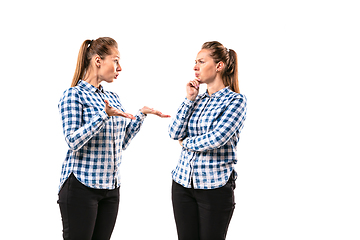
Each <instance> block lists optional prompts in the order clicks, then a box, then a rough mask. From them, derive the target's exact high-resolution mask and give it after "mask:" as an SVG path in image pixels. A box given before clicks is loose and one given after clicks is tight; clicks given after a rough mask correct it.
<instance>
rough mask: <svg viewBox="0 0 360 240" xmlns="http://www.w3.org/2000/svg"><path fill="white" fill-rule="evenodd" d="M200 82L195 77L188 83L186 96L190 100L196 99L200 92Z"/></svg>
mask: <svg viewBox="0 0 360 240" xmlns="http://www.w3.org/2000/svg"><path fill="white" fill-rule="evenodd" d="M199 86H200V82H199V80H198V79H194V80H192V81H190V82H188V83H187V84H186V98H187V99H189V100H190V101H195V99H196V96H197V95H198V94H199Z"/></svg>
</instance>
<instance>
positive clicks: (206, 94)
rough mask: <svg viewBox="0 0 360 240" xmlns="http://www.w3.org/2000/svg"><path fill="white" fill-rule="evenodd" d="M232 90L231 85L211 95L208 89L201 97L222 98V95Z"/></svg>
mask: <svg viewBox="0 0 360 240" xmlns="http://www.w3.org/2000/svg"><path fill="white" fill-rule="evenodd" d="M229 91H230V89H229V87H225V88H223V89H221V90H219V91H217V92H215V93H213V94H212V95H211V96H210V95H209V92H208V90H206V92H205V93H204V94H203V95H202V96H201V99H203V98H205V97H208V98H210V97H214V98H220V97H221V96H223V95H224V94H227V93H228V92H229Z"/></svg>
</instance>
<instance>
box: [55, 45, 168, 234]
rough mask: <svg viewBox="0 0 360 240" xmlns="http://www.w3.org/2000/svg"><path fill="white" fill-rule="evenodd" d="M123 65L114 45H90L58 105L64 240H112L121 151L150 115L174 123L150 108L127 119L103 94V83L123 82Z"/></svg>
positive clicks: (115, 101) (118, 104)
mask: <svg viewBox="0 0 360 240" xmlns="http://www.w3.org/2000/svg"><path fill="white" fill-rule="evenodd" d="M119 60H120V53H119V51H118V47H117V43H116V41H115V40H114V39H112V38H98V39H96V40H85V41H84V42H83V44H82V46H81V48H80V51H79V56H78V61H77V67H76V70H75V74H74V78H73V82H72V84H71V88H69V89H67V90H66V91H65V92H64V94H63V96H62V98H61V99H60V102H59V111H60V114H61V118H62V125H63V132H64V135H65V140H66V142H67V144H68V146H69V150H68V152H67V155H66V158H65V161H64V163H63V165H62V172H61V179H60V187H59V200H58V203H59V206H60V212H61V216H62V222H63V237H64V239H82V240H95V239H97V240H106V239H110V236H111V233H112V231H113V228H114V225H115V221H116V218H117V212H118V207H119V195H120V193H119V187H120V175H119V167H120V163H121V155H122V151H123V150H125V149H126V147H127V146H128V145H129V143H130V141H131V139H132V138H133V137H134V136H135V135H136V134H137V133H138V131H139V130H140V127H141V125H142V123H143V121H144V119H145V117H146V115H147V114H155V115H157V116H159V117H162V118H167V117H170V116H168V115H165V114H162V113H161V112H159V111H157V110H154V109H152V108H149V107H143V108H142V109H141V110H140V111H139V112H138V113H137V114H136V115H135V116H133V115H131V114H128V113H125V110H124V108H123V106H122V104H121V102H120V99H119V96H118V95H117V94H116V93H113V92H109V91H105V90H104V89H103V87H102V86H101V85H100V83H101V82H102V81H105V82H108V83H111V82H113V81H114V79H116V78H117V77H118V75H119V72H120V71H121V66H120V64H119ZM129 119H130V120H131V121H130V120H129Z"/></svg>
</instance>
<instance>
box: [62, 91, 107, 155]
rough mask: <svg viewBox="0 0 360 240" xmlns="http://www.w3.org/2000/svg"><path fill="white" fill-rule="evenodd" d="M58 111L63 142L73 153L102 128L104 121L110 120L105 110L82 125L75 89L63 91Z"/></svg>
mask: <svg viewBox="0 0 360 240" xmlns="http://www.w3.org/2000/svg"><path fill="white" fill-rule="evenodd" d="M59 111H60V114H61V119H62V125H63V133H64V136H65V141H66V143H67V144H68V146H69V148H70V149H71V150H73V151H78V150H79V149H80V148H81V147H82V146H83V145H84V144H86V143H87V142H88V141H89V140H90V139H91V138H92V137H93V136H94V135H95V134H96V133H97V132H99V131H100V130H101V129H102V128H103V126H104V123H105V121H107V120H109V119H110V117H109V116H108V115H107V114H106V112H105V110H102V111H100V112H99V113H98V114H97V115H95V116H94V117H93V118H92V119H91V120H90V121H89V122H87V123H86V124H84V125H82V103H81V101H80V97H79V93H78V90H77V89H76V88H70V89H68V90H67V91H65V93H64V95H63V98H62V99H61V100H60V103H59Z"/></svg>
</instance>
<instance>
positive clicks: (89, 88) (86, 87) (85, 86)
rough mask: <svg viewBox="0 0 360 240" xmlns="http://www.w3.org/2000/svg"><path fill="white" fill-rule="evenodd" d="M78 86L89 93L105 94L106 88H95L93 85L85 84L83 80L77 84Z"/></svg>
mask: <svg viewBox="0 0 360 240" xmlns="http://www.w3.org/2000/svg"><path fill="white" fill-rule="evenodd" d="M77 86H79V87H80V88H82V89H84V90H86V91H89V92H102V93H104V88H103V86H101V85H100V86H99V88H96V87H94V86H93V85H91V84H90V83H88V82H85V81H83V80H80V81H79V82H78V84H77Z"/></svg>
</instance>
